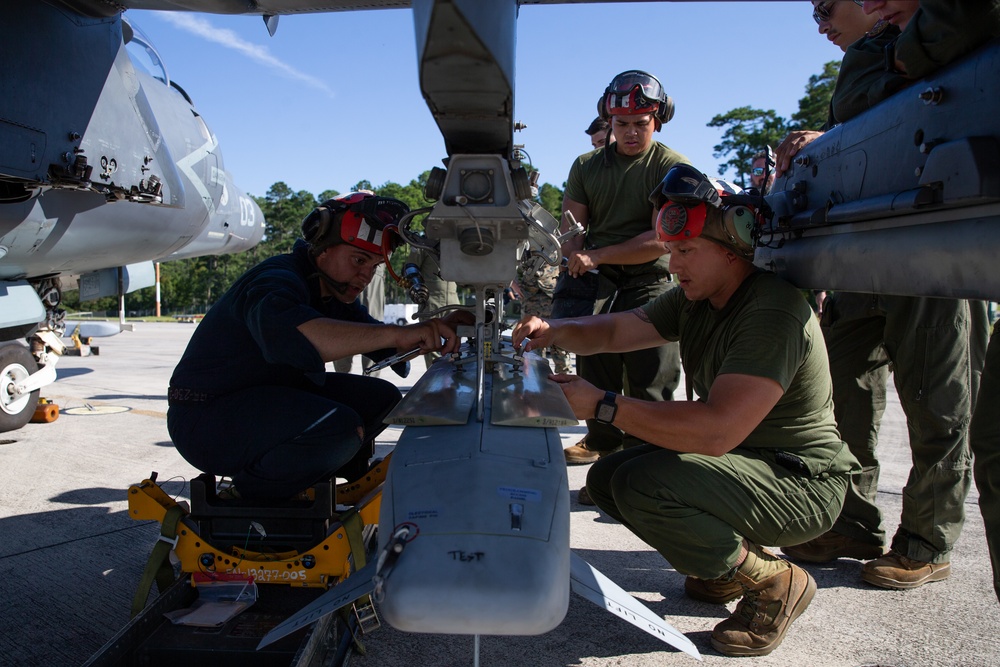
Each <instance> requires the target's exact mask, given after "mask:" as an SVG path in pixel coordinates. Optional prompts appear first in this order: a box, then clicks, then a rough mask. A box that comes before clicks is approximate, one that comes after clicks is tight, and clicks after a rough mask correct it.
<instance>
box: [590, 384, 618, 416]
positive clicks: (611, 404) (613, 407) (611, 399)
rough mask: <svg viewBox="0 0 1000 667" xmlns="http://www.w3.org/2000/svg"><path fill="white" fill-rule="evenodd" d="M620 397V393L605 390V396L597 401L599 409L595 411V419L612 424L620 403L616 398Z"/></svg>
mask: <svg viewBox="0 0 1000 667" xmlns="http://www.w3.org/2000/svg"><path fill="white" fill-rule="evenodd" d="M617 398H618V394H615V393H613V392H610V391H606V392H604V398H602V399H601V400H599V401H598V402H597V410H595V411H594V419H596V420H597V421H599V422H601V423H602V424H610V423H611V422H613V421H614V420H615V415H616V414H617V413H618V404H617V403H615V400H616V399H617Z"/></svg>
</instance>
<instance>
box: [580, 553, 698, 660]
mask: <svg viewBox="0 0 1000 667" xmlns="http://www.w3.org/2000/svg"><path fill="white" fill-rule="evenodd" d="M569 572H570V587H571V588H572V590H573V591H574V592H575V593H576V594H577V595H580V596H581V597H584V598H586V599H587V600H590V601H591V602H593V603H594V604H596V605H597V606H598V607H604V609H605V610H607V611H609V612H611V613H612V614H614V615H615V616H619V617H621V618H624V619H625V620H626V621H628V622H629V623H631V624H632V625H634V626H635V627H637V628H639V629H640V630H644V631H645V632H648V633H649V634H651V635H653V636H654V637H656V638H657V639H660V640H662V641H664V642H666V643H668V644H670V645H671V646H673V647H674V648H676V649H678V650H680V651H683V652H684V653H687V654H688V655H690V656H691V657H692V658H697V659H698V660H701V653H699V652H698V647H696V646H695V645H694V644H693V643H692V642H691V640H690V639H688V638H687V637H685V636H684V635H683V634H682V633H681V632H680V631H678V630H676V629H675V628H673V627H672V626H671V625H670V624H669V623H667V622H666V621H664V620H663V619H662V618H660V617H659V616H657V615H656V614H654V613H653V612H652V611H650V610H649V609H648V608H647V607H646V606H645V605H644V604H642V603H641V602H639V601H638V600H636V599H635V598H634V597H632V596H631V595H629V594H628V592H626V591H625V590H623V589H622V588H621V587H620V586H619V585H618V584H616V583H615V582H613V581H611V580H610V579H608V578H607V577H606V576H604V575H603V574H601V573H600V572H599V571H597V570H596V569H595V568H594V566H593V565H591V564H590V563H588V562H587V561H585V560H583V559H582V558H580V557H579V556H577V555H576V554H575V553H572V552H570V563H569Z"/></svg>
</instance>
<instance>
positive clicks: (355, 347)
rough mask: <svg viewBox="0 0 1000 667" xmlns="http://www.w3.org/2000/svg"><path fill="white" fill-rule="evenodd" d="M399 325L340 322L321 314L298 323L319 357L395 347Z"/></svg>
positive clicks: (329, 357) (331, 356) (325, 357)
mask: <svg viewBox="0 0 1000 667" xmlns="http://www.w3.org/2000/svg"><path fill="white" fill-rule="evenodd" d="M401 328H402V327H398V326H395V325H390V324H375V323H372V324H368V323H361V322H341V321H338V320H332V319H325V318H319V319H315V320H310V321H308V322H304V323H302V324H300V325H299V327H298V329H299V331H300V332H301V333H302V335H303V336H305V337H306V338H307V339H309V342H310V343H312V346H313V347H314V348H316V351H317V352H318V353H319V355H320V357H321V358H322V359H323V361H334V360H336V359H342V358H344V357H350V356H353V355H355V354H364V353H365V352H372V351H374V350H382V349H385V348H393V347H396V345H397V338H398V331H399V330H400V329H401Z"/></svg>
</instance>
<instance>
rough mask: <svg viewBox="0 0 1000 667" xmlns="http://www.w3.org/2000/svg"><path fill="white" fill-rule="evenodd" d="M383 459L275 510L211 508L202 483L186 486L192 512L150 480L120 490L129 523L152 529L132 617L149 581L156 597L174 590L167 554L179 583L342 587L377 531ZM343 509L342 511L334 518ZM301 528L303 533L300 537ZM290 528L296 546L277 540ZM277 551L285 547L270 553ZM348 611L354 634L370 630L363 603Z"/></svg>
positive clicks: (209, 483) (373, 623) (210, 483)
mask: <svg viewBox="0 0 1000 667" xmlns="http://www.w3.org/2000/svg"><path fill="white" fill-rule="evenodd" d="M388 459H389V457H386V459H384V460H383V461H381V462H379V463H377V464H376V465H374V466H373V467H372V468H371V469H370V470H369V471H368V473H366V474H365V476H364V477H362V478H361V479H358V480H355V481H353V482H350V483H347V484H342V485H339V486H337V487H336V488H335V489H334V488H333V485H332V484H328V485H325V486H324V485H317V486H316V487H313V488H312V489H310V492H309V499H308V500H303V501H300V502H292V503H288V505H289V507H282V508H273V507H260V506H253V504H250V506H247V504H246V503H234V502H230V503H223V502H221V501H218V499H217V498H216V495H215V490H214V481H215V479H214V477H211V476H207V475H202V476H200V477H199V478H196V479H195V480H192V483H191V498H192V505H193V508H194V511H192V508H191V507H188V504H187V503H186V502H184V501H181V502H177V501H175V500H174V499H173V498H171V497H170V496H169V495H168V494H167V493H166V492H165V491H164V490H163V489H162V488H161V487H160V486H159V485H158V484H157V483H156V473H153V474H152V475H151V476H150V478H149V479H146V480H143V481H142V482H141V483H139V484H133V485H132V486H130V487H129V489H128V506H129V516H130V517H131V518H132V519H135V520H137V521H148V520H154V521H157V522H159V523H160V536H159V538H158V540H157V543H156V544H155V545H154V547H153V553H152V555H151V556H150V560H149V562H148V564H147V566H146V571H145V572H144V573H143V578H142V581H141V582H140V585H139V590H138V591H137V592H136V596H135V598H134V600H133V604H132V615H133V617H134V616H136V615H137V614H139V612H141V611H142V609H143V608H144V607H145V604H146V600H147V598H148V596H149V591H150V589H151V587H152V582H153V581H154V580H155V581H156V582H157V586H158V588H159V590H160V591H161V593H162V592H163V591H165V590H166V589H167V588H168V587H169V586H170V585H171V584H173V583H174V581H175V575H174V568H173V566H172V565H171V564H170V558H169V556H170V553H171V552H172V553H173V554H174V556H175V559H176V561H179V563H180V569H181V573H182V576H186V575H189V574H194V573H202V574H207V575H210V576H211V575H212V574H213V573H214V574H223V573H224V574H225V575H226V576H233V575H243V576H246V577H247V578H248V579H249V578H251V577H252V580H253V581H254V582H256V583H258V584H275V583H277V584H288V585H290V586H293V587H324V588H325V587H329V586H331V585H334V584H336V583H338V582H339V581H342V580H343V579H346V578H347V577H348V576H350V574H351V573H352V572H353V571H356V570H358V569H360V568H361V567H362V566H364V564H365V560H366V553H365V552H366V549H365V545H366V543H367V542H369V539H368V538H369V536H370V535H371V533H372V531H373V530H374V527H375V526H376V525H377V523H378V515H379V508H380V505H381V500H382V482H384V481H385V475H386V470H387V468H388ZM202 478H206V479H202ZM205 488H211V491H210V495H211V498H210V499H206V498H205V497H204V496H205ZM331 491H332V492H333V493H331ZM334 497H335V498H336V501H337V502H336V505H334V503H333V498H334ZM343 506H350V508H349V509H347V510H346V511H341V512H336V511H335V508H336V507H343ZM199 507H200V509H199ZM255 517H256V518H255ZM303 517H305V518H303ZM258 519H259V520H258ZM232 525H239V526H241V530H243V528H242V527H244V526H245V527H246V528H245V530H246V535H245V536H238V539H234V536H233V530H232V529H231V526H232ZM302 525H309V526H310V528H309V529H307V530H305V531H304V532H305V536H303V534H302V533H303V531H302V530H301V527H302ZM317 525H318V526H319V529H318V530H319V531H320V532H319V533H317ZM265 526H266V528H265ZM288 526H292V527H293V528H292V529H290V528H288ZM295 527H297V528H299V531H298V533H299V534H298V535H297V536H296V537H298V538H299V539H298V540H297V541H296V539H294V537H293V539H283V538H287V537H288V535H290V534H292V533H295V530H294V528H295ZM309 530H312V533H311V537H310V534H309ZM268 531H271V532H272V535H271V536H270V539H271V541H270V542H267V541H266V540H265V539H264V538H268V537H269V536H268V535H267V532H268ZM251 535H252V537H253V540H251ZM219 536H221V537H219ZM216 538H218V539H216ZM303 540H305V541H303ZM251 542H253V544H254V546H252V547H251ZM282 544H287V545H292V546H291V547H287V548H282V547H281V546H277V547H276V546H275V545H282ZM191 581H192V583H193V581H194V578H193V577H192V578H191ZM353 611H354V615H355V616H356V618H357V625H358V628H359V629H360V630H361V632H362V634H364V633H366V632H369V631H371V630H373V629H374V628H376V627H378V618H377V616H376V615H375V612H374V608H373V607H372V606H371V601H370V600H369V599H367V598H364V599H362V600H359V601H358V602H357V603H356V604H355V605H354V610H353Z"/></svg>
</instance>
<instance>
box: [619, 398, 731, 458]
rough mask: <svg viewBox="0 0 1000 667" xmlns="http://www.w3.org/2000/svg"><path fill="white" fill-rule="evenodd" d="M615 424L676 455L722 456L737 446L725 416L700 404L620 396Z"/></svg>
mask: <svg viewBox="0 0 1000 667" xmlns="http://www.w3.org/2000/svg"><path fill="white" fill-rule="evenodd" d="M617 402H618V413H617V414H616V415H615V421H614V425H615V426H617V427H618V428H620V429H622V430H623V431H625V432H626V433H628V434H629V435H631V436H634V437H636V438H639V439H640V440H644V441H645V442H648V443H650V444H653V445H657V446H658V447H663V448H664V449H669V450H672V451H675V452H693V453H697V454H706V455H708V456H721V455H723V454H725V453H726V452H728V451H730V450H732V449H733V448H735V447H736V446H737V445H739V444H740V442H741V440H742V438H740V439H737V437H734V434H733V433H732V431H730V430H728V429H726V427H725V424H726V423H727V420H726V419H725V415H724V414H720V413H719V411H718V410H715V409H713V407H712V406H710V405H708V404H706V403H702V402H700V401H644V400H640V399H638V398H627V397H625V396H619V397H618V399H617Z"/></svg>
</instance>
